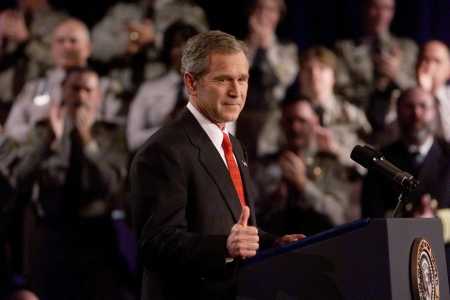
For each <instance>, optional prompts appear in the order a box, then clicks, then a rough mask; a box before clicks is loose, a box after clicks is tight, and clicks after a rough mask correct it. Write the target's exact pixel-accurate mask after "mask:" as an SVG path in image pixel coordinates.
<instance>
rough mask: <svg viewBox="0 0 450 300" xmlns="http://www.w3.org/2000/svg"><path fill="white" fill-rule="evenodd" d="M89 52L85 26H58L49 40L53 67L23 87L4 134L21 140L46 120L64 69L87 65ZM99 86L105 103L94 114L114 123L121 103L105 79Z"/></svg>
mask: <svg viewBox="0 0 450 300" xmlns="http://www.w3.org/2000/svg"><path fill="white" fill-rule="evenodd" d="M90 53H91V44H90V40H89V31H88V28H87V27H86V25H85V24H84V23H82V22H81V21H79V20H76V19H68V20H65V21H63V22H62V23H61V24H59V25H58V26H57V27H56V29H55V31H54V32H53V37H52V58H53V63H54V68H53V69H51V70H50V71H48V72H47V75H46V76H45V77H43V78H39V79H37V80H32V81H30V82H28V83H27V84H26V85H25V87H24V89H23V90H22V92H21V93H20V95H19V97H18V99H17V100H16V102H15V103H14V105H13V108H12V110H11V112H10V115H9V117H8V119H7V121H6V124H5V130H6V134H8V135H9V136H11V137H13V138H15V139H17V140H19V141H24V140H25V139H26V137H27V135H28V133H29V131H30V129H31V128H33V126H34V125H35V124H36V122H38V121H39V120H41V119H43V118H46V117H48V114H49V110H50V107H51V105H52V104H53V103H56V104H57V103H59V102H60V101H61V81H62V80H63V78H64V76H65V69H67V68H70V67H74V66H85V65H87V62H88V58H89V55H90ZM101 87H102V91H103V94H104V98H105V101H104V102H103V103H102V107H101V108H100V109H99V110H98V112H97V113H98V114H99V118H104V119H108V120H115V121H116V120H117V119H118V115H119V113H120V109H121V103H120V102H119V100H118V99H117V98H115V94H116V93H115V89H116V87H115V86H114V83H113V82H112V81H110V80H107V79H105V80H102V81H101ZM117 121H120V120H117Z"/></svg>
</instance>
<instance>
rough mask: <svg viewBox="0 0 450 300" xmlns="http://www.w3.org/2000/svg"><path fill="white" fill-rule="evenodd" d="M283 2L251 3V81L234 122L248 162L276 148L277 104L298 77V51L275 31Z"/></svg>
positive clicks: (282, 0)
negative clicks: (246, 152)
mask: <svg viewBox="0 0 450 300" xmlns="http://www.w3.org/2000/svg"><path fill="white" fill-rule="evenodd" d="M285 11H286V6H285V3H284V0H253V1H251V5H250V11H249V19H248V29H249V32H248V35H247V37H246V42H247V44H248V47H249V58H250V81H249V91H248V99H247V104H246V106H245V108H244V110H243V112H242V114H241V116H240V117H239V119H238V122H237V132H236V134H237V136H238V138H239V139H240V140H241V141H242V143H243V145H244V147H245V148H247V151H248V154H249V158H250V160H252V159H254V158H256V156H257V155H262V154H264V153H268V152H272V151H275V150H276V149H277V148H278V137H279V133H278V131H276V130H275V128H277V122H278V120H277V117H278V115H279V111H278V104H279V102H280V101H281V100H282V99H283V98H284V95H285V92H286V88H287V87H288V86H289V85H290V84H291V83H292V82H293V80H294V79H295V75H296V74H297V71H298V69H297V67H298V64H297V47H296V46H295V45H294V44H293V43H289V42H281V41H280V40H279V39H278V37H277V35H276V29H277V26H278V23H279V21H280V18H281V17H282V16H283V15H284V13H285Z"/></svg>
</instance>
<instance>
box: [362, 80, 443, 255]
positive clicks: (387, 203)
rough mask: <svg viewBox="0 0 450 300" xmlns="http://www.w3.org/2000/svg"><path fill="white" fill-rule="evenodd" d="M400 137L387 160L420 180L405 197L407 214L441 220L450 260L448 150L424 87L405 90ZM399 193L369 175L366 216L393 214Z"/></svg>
mask: <svg viewBox="0 0 450 300" xmlns="http://www.w3.org/2000/svg"><path fill="white" fill-rule="evenodd" d="M397 115H398V125H399V129H400V139H399V140H397V141H396V142H394V143H393V144H391V145H389V146H387V147H386V148H384V149H382V153H383V154H384V155H385V157H386V159H388V160H389V161H391V162H392V163H393V164H395V165H396V166H398V167H399V168H400V169H402V170H405V171H407V172H409V173H411V174H412V175H414V177H415V178H417V179H418V180H419V181H420V184H419V186H418V188H417V189H416V190H415V191H413V192H412V193H410V194H408V195H405V196H406V199H407V201H406V205H405V206H404V209H403V211H402V212H403V216H408V217H426V218H432V217H438V218H439V219H440V220H441V222H442V225H443V229H444V241H445V242H446V243H447V261H449V260H448V258H449V257H450V247H449V245H448V242H449V241H450V230H449V229H450V209H449V208H450V146H449V144H448V143H446V142H445V141H443V140H441V139H439V138H437V137H435V132H436V127H437V122H436V121H437V118H436V102H435V100H434V98H433V96H432V95H431V94H430V93H429V92H427V91H425V90H423V89H422V88H420V87H415V88H410V89H407V90H406V91H405V92H403V93H402V94H401V95H400V97H399V99H398V102H397ZM398 194H399V191H396V190H395V189H394V188H393V187H392V186H391V185H390V184H389V182H388V181H386V180H385V179H384V178H382V177H380V176H378V175H377V174H375V173H371V172H369V174H368V176H367V177H366V179H365V182H364V187H363V195H362V215H363V216H366V217H384V216H391V215H392V211H393V209H394V207H395V205H396V204H397V197H398Z"/></svg>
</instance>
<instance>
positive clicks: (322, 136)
mask: <svg viewBox="0 0 450 300" xmlns="http://www.w3.org/2000/svg"><path fill="white" fill-rule="evenodd" d="M314 132H315V134H316V142H317V150H318V151H320V152H323V153H329V154H332V155H335V156H338V153H339V145H338V143H337V142H336V139H335V137H334V135H333V132H332V131H331V130H330V129H329V128H325V127H322V126H316V127H315V129H314Z"/></svg>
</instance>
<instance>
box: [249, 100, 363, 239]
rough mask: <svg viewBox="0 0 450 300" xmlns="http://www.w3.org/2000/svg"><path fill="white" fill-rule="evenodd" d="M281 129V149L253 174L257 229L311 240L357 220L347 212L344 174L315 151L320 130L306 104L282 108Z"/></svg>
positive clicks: (299, 102) (348, 188)
mask: <svg viewBox="0 0 450 300" xmlns="http://www.w3.org/2000/svg"><path fill="white" fill-rule="evenodd" d="M281 127H282V131H283V133H284V135H285V137H286V145H285V146H284V147H283V148H282V150H280V151H279V152H277V153H275V154H271V155H268V156H265V157H262V158H261V159H260V160H258V166H257V168H256V169H255V175H254V178H255V182H256V184H257V188H258V191H259V196H258V200H257V201H256V207H257V217H258V223H259V225H260V226H261V228H263V229H264V230H267V231H269V232H274V233H277V234H279V233H282V232H304V233H305V234H314V233H318V232H319V231H322V230H325V229H328V228H330V227H332V226H335V225H339V224H342V223H345V222H347V221H351V220H354V219H356V218H357V215H353V213H354V212H355V211H356V212H357V211H358V209H359V207H358V206H357V207H356V208H354V207H353V208H352V207H351V203H350V194H351V191H352V188H351V184H350V182H349V181H348V172H347V169H346V168H345V167H344V166H343V165H342V164H341V163H340V162H339V161H338V160H337V159H336V157H334V156H330V155H329V153H325V152H322V151H320V149H318V148H317V143H318V139H320V138H321V137H320V136H321V133H320V131H321V129H320V124H319V117H318V115H317V114H316V112H315V111H314V109H313V107H312V105H311V102H310V101H309V100H306V99H305V98H297V99H296V100H291V101H287V102H284V103H283V105H282V117H281Z"/></svg>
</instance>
